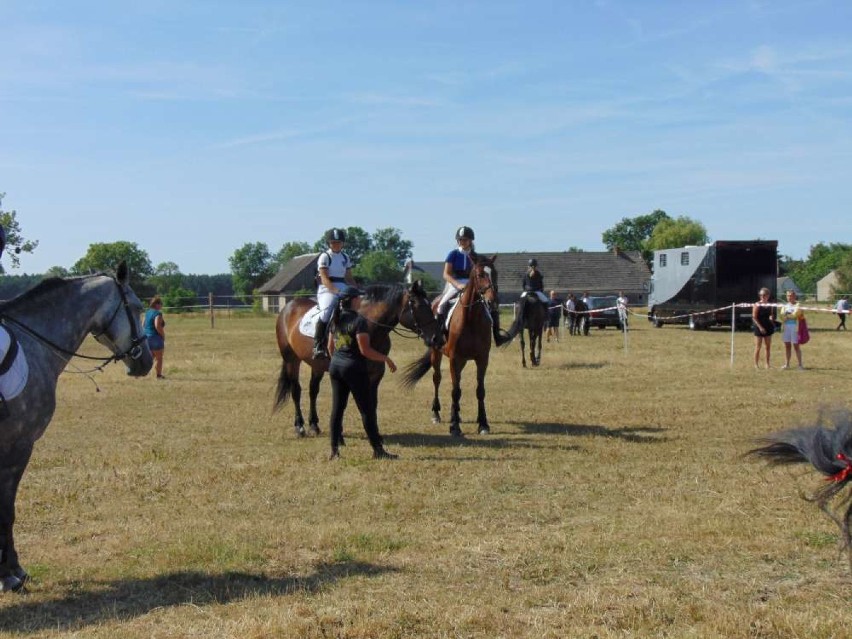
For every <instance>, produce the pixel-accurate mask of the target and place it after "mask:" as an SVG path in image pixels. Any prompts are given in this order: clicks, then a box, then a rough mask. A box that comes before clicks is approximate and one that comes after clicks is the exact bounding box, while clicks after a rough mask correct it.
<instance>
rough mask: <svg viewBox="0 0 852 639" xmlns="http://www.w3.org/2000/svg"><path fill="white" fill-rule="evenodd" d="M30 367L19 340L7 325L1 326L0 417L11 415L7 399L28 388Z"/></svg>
mask: <svg viewBox="0 0 852 639" xmlns="http://www.w3.org/2000/svg"><path fill="white" fill-rule="evenodd" d="M29 373H30V368H29V365H28V364H27V358H26V356H25V355H24V351H23V349H22V348H20V345H19V344H18V340H17V339H16V338H15V336H14V335H13V334H12V333H11V332H10V331H9V329H8V328H6V327H5V326H0V419H5V418H6V417H8V416H9V408H8V406H7V405H6V401H7V400H10V399H13V398H15V397H17V396H18V395H20V394H21V392H22V391H23V390H24V388H26V385H27V380H28V379H29Z"/></svg>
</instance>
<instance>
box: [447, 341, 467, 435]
mask: <svg viewBox="0 0 852 639" xmlns="http://www.w3.org/2000/svg"><path fill="white" fill-rule="evenodd" d="M466 363H467V362H466V361H465V360H463V359H459V358H455V357H453V358H450V380H451V381H452V384H453V391H452V395H451V398H452V406H451V407H450V435H452V436H453V437H461V436H462V432H461V410H460V406H459V405H460V403H461V394H462V391H461V374H462V371H463V370H464V365H465V364H466Z"/></svg>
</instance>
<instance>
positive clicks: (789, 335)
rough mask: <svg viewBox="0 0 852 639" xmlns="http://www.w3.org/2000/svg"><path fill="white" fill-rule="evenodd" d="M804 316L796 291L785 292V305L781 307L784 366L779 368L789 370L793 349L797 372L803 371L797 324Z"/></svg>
mask: <svg viewBox="0 0 852 639" xmlns="http://www.w3.org/2000/svg"><path fill="white" fill-rule="evenodd" d="M804 317H805V314H804V313H803V312H802V309H801V308H799V298H798V296H797V295H796V291H793V290H788V291H787V303H786V304H784V306H782V307H781V322H782V326H783V329H784V334H783V335H782V337H781V339H782V340H783V342H784V356H785V361H784V366H782V367H781V368H785V369H786V368H790V351H791V349H795V351H796V360H797V361H798V362H799V370H804V368H805V367H804V366H802V348H801V346H800V345H799V322H800V321H801V320H803V319H804Z"/></svg>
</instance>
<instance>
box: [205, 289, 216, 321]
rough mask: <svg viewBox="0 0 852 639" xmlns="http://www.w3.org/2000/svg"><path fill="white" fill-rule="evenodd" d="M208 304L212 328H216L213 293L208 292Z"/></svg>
mask: <svg viewBox="0 0 852 639" xmlns="http://www.w3.org/2000/svg"><path fill="white" fill-rule="evenodd" d="M207 306H208V307H209V308H210V328H215V321H214V316H213V293H207Z"/></svg>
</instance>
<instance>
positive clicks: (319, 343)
mask: <svg viewBox="0 0 852 639" xmlns="http://www.w3.org/2000/svg"><path fill="white" fill-rule="evenodd" d="M327 326H328V322H323V321H322V320H317V327H316V329H315V330H314V352H313V358H314V359H328V351H327V350H326V348H325V341H326V340H325V329H326V327H327Z"/></svg>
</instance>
